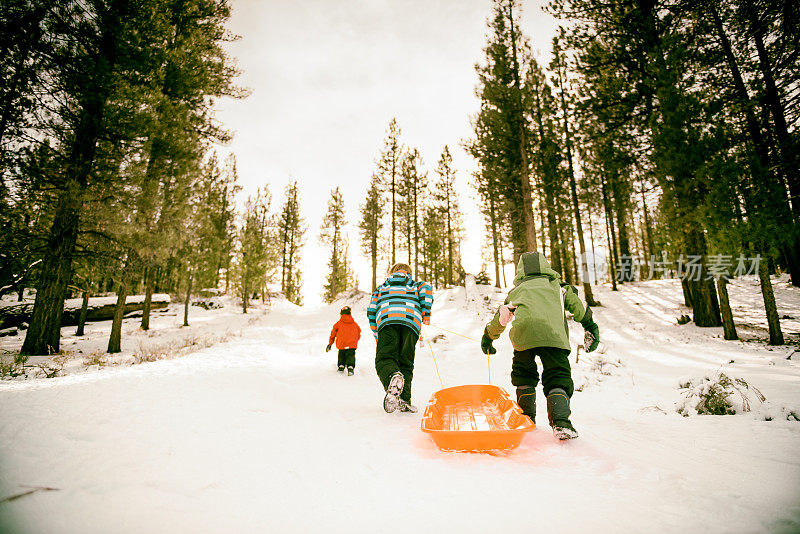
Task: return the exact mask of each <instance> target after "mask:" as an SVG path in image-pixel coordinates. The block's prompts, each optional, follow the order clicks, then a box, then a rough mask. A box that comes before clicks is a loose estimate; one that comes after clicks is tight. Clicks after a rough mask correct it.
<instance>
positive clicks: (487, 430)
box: [422, 385, 536, 452]
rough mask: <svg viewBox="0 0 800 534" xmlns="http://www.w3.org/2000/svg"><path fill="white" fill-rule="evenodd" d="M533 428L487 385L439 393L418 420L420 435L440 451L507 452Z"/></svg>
mask: <svg viewBox="0 0 800 534" xmlns="http://www.w3.org/2000/svg"><path fill="white" fill-rule="evenodd" d="M535 428H536V425H535V424H533V422H532V421H531V420H530V418H529V417H528V416H527V415H524V414H523V413H522V409H521V408H520V407H519V406H518V405H517V403H516V402H514V401H513V400H512V399H511V397H509V396H508V393H506V392H505V391H504V390H503V389H502V388H499V387H497V386H491V385H470V386H456V387H452V388H445V389H442V390H439V391H437V392H436V393H434V394H433V396H432V397H431V400H430V402H429V404H428V407H427V408H425V413H424V415H423V417H422V431H423V432H426V433H428V434H430V435H431V437H432V438H433V441H434V442H435V443H436V445H437V446H438V447H439V448H440V449H442V450H443V451H460V452H489V451H498V450H501V451H502V450H511V449H513V448H515V447H517V446H518V445H519V444H520V442H522V438H524V437H525V434H526V433H527V432H530V431H531V430H533V429H535Z"/></svg>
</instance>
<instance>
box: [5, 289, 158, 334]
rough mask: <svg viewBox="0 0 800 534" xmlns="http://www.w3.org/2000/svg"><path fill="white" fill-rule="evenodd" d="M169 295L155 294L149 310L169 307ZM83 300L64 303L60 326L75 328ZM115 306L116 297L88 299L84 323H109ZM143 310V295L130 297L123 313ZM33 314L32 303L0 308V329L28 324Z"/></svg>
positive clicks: (68, 300) (70, 300)
mask: <svg viewBox="0 0 800 534" xmlns="http://www.w3.org/2000/svg"><path fill="white" fill-rule="evenodd" d="M169 302H170V299H169V295H167V294H166V293H156V294H154V295H153V301H152V304H150V308H151V309H153V310H157V309H161V308H166V307H167V306H169ZM82 303H83V299H79V298H78V299H67V300H65V301H64V313H63V315H62V316H61V326H76V325H77V324H78V318H79V317H80V314H81V304H82ZM116 305H117V297H116V296H111V297H92V298H90V299H89V309H88V312H87V314H86V321H87V322H92V321H109V320H111V319H113V318H114V308H115V307H116ZM142 308H144V295H131V296H129V297H128V298H127V299H126V300H125V313H126V314H127V313H131V312H134V311H139V310H141V309H142ZM32 314H33V303H32V302H26V303H23V304H11V305H9V306H2V307H0V329H4V328H10V327H12V326H20V325H21V324H22V323H30V321H31V315H32Z"/></svg>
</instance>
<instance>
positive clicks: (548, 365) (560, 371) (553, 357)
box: [511, 347, 575, 397]
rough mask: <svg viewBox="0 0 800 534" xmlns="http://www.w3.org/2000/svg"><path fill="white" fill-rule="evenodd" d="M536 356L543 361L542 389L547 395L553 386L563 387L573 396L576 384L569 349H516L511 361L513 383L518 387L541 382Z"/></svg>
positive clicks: (534, 385)
mask: <svg viewBox="0 0 800 534" xmlns="http://www.w3.org/2000/svg"><path fill="white" fill-rule="evenodd" d="M536 356H538V357H539V359H540V360H541V361H542V389H544V394H545V396H546V395H547V394H548V393H550V390H551V389H553V388H561V389H563V390H564V391H566V392H567V396H569V397H572V393H573V391H574V389H575V385H574V384H573V383H572V372H571V370H570V367H569V351H568V350H567V349H559V348H556V347H536V348H533V349H527V350H515V351H514V360H513V361H512V363H511V383H512V384H513V385H515V386H516V387H519V386H530V387H532V388H535V387H536V386H537V385H538V384H539V369H538V368H537V367H536Z"/></svg>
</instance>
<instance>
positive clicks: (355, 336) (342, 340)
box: [328, 315, 361, 350]
mask: <svg viewBox="0 0 800 534" xmlns="http://www.w3.org/2000/svg"><path fill="white" fill-rule="evenodd" d="M334 339H335V340H336V348H337V349H339V350H342V349H356V348H358V340H359V339H361V327H360V326H358V323H356V322H355V321H354V320H353V318H352V317H351V316H350V315H342V318H341V319H339V322H337V323H336V324H335V325H333V330H331V338H330V339H329V340H328V345H333V340H334Z"/></svg>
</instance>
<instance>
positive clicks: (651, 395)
mask: <svg viewBox="0 0 800 534" xmlns="http://www.w3.org/2000/svg"><path fill="white" fill-rule="evenodd" d="M757 289H758V288H757V282H755V283H754V281H753V280H749V279H741V280H737V281H735V282H734V283H733V284H732V285H731V287H730V293H731V301H732V304H733V306H734V309H735V313H736V315H737V318H738V319H739V321H740V322H747V323H748V325H749V326H748V327H747V328H746V329H740V333H742V334H743V337H745V338H746V340H745V341H741V342H729V341H724V340H723V339H722V333H721V328H720V329H700V328H697V327H695V326H693V325H691V324H689V325H684V326H678V325H677V324H676V321H675V318H676V317H677V316H678V315H680V314H681V313H685V310H683V309H682V308H681V306H680V298H681V294H680V289H679V286H678V285H677V283H676V282H675V281H653V282H646V283H638V284H629V285H626V286H625V287H624V288H623V289H622V291H620V292H617V293H612V292H611V291H609V290H608V289H607V288H598V294H597V295H596V297H597V298H598V299H599V300H600V301H601V302H602V303H603V305H604V306H603V307H602V308H598V309H597V310H596V315H595V317H596V320H597V322H598V323H599V325H600V329H601V335H602V338H603V342H604V352H603V353H592V354H588V355H587V354H585V353H583V352H580V353H579V354H576V353H573V355H572V361H573V362H575V359H576V358H577V359H578V362H577V363H576V364H574V369H573V376H574V378H575V382H576V386H577V387H578V389H580V391H578V392H576V393H575V396H574V397H573V422H574V423H575V425H576V427H577V428H578V430H579V431H580V433H581V437H580V438H579V439H577V440H573V441H570V442H564V443H562V442H557V441H556V440H555V439H554V438H553V436H552V435H551V433H550V430H549V428H548V427H547V421H546V414H545V413H544V409H543V404H544V402H543V399H542V397H541V392H540V405H541V408H540V410H539V411H540V413H539V417H538V421H537V422H538V424H539V428H538V429H537V430H535V431H534V432H532V433H531V434H530V435H528V436H527V437H526V438H525V440H524V441H523V443H522V445H521V446H520V447H519V448H518V449H516V450H514V451H512V452H510V453H508V454H496V455H488V454H459V453H444V452H441V451H439V450H438V449H437V448H436V447H435V445H434V444H433V442H432V441H431V440H430V438H429V437H428V436H427V435H425V434H423V433H422V432H421V431H420V428H419V424H420V414H416V415H409V414H400V413H395V414H386V413H384V412H383V410H382V407H381V400H382V396H383V393H382V389H381V386H380V384H379V383H378V380H377V378H376V376H375V372H374V368H373V357H374V348H375V343H374V341H373V339H372V336H371V335H370V333H369V326H368V324H367V321H366V317H365V312H364V310H365V307H366V304H367V299H366V298H365V297H364V295H358V294H353V295H349V296H348V297H347V299H345V300H343V301H341V302H336V303H334V305H332V306H329V307H324V308H321V309H316V310H309V309H305V308H298V307H294V306H292V305H289V304H281V305H277V306H275V307H274V308H273V309H272V310H271V311H270V312H269V313H267V314H264V313H263V312H260V311H258V310H254V311H255V313H254V314H252V315H251V316H250V317H249V318H246V319H245V318H243V317H242V316H241V314H240V313H237V311H236V310H235V308H233V307H232V306H229V307H228V308H226V309H224V310H209V311H203V310H195V309H193V310H192V313H195V312H197V318H198V320H196V321H194V323H195V325H196V326H193V327H192V328H193V329H196V330H193V332H195V334H194V335H202V334H203V332H208V333H210V334H215V335H216V334H218V333H224V332H226V329H227V331H229V333H231V335H227V336H225V339H227V341H224V342H220V343H217V344H214V345H212V346H209V347H206V348H204V349H202V350H199V351H198V352H195V353H192V354H189V355H187V356H184V357H180V358H173V359H164V360H160V361H156V362H152V363H144V364H141V365H133V366H128V365H120V366H106V367H105V368H103V369H97V367H92V368H90V369H89V370H88V371H85V370H84V371H81V372H71V373H70V374H67V376H64V377H59V378H53V379H32V380H24V381H20V380H16V381H3V382H2V383H0V406H2V408H1V409H0V442H1V443H2V444H3V452H2V456H1V457H0V462H1V463H0V499H3V498H6V497H9V496H15V495H19V494H23V493H25V492H27V491H31V490H33V489H36V488H45V487H46V488H54V489H53V490H50V491H47V490H39V491H35V492H33V493H31V494H29V495H26V496H23V497H19V498H17V499H14V500H11V501H6V502H3V503H2V504H0V518H1V519H0V522H2V521H3V520H4V521H6V523H5V524H2V526H0V529H1V528H2V527H5V528H6V529H7V530H8V531H10V532H22V533H73V532H74V533H81V534H88V533H108V532H115V533H139V532H154V531H158V532H174V533H179V532H180V533H183V532H191V533H218V532H219V533H222V532H224V533H229V532H237V533H250V532H252V533H256V532H319V531H323V532H348V533H356V532H388V533H391V532H403V533H428V532H430V533H434V532H435V533H443V532H451V531H452V532H462V533H463V532H476V533H479V532H480V533H482V532H490V531H491V532H522V531H525V532H533V531H544V532H576V533H582V534H583V533H586V532H631V533H634V532H637V533H638V532H676V533H677V532H680V533H685V532H715V533H716V532H735V533H750V532H752V533H756V532H775V533H783V532H787V533H788V532H798V531H800V422H796V421H794V420H789V419H791V415H790V414H792V413H795V414H800V365H799V364H798V361H797V360H796V359H787V358H788V357H790V356H791V355H792V350H793V348H790V347H788V346H787V347H780V348H774V349H773V348H770V347H767V346H766V345H765V344H764V343H763V342H762V341H759V339H762V338H763V337H765V336H764V334H763V326H762V323H763V321H762V320H761V318H760V314H759V313H758V312H757V311H755V310H757V309H758V308H757V304H758V300H757V293H756V292H757ZM776 296H777V298H778V304H779V308H780V313H781V315H782V316H784V315H786V316H789V317H792V319H788V318H787V319H784V321H783V325H784V328H785V330H786V333H789V334H791V335H790V336H789V338H790V339H792V340H794V341H796V340H797V339H798V338H797V335H798V332H800V322H799V321H798V320H797V319H796V318H800V295H798V292H797V290H796V289H794V288H789V287H787V285H786V284H785V283H782V282H779V283H778V284H777V285H776ZM503 297H504V295H503V294H501V293H496V292H495V291H494V290H493V289H492V288H487V287H481V286H479V287H477V288H474V290H472V291H471V292H470V294H469V295H467V294H466V291H465V290H464V289H463V288H455V289H451V290H447V291H442V292H438V293H437V294H436V303H435V305H434V311H433V324H434V325H435V326H438V327H443V328H445V329H447V330H451V331H452V332H457V333H458V334H463V335H465V336H468V337H472V338H476V339H477V338H479V337H480V334H481V331H482V328H483V324H484V322H485V321H486V320H487V319H488V317H489V315H490V313H491V311H492V310H493V309H494V308H495V307H496V306H497V304H498V303H499V302H501V301H502V299H503ZM345 302H346V303H347V304H348V305H350V306H352V307H353V315H354V317H356V319H357V320H358V321H359V323H360V324H361V327H362V330H363V333H364V336H363V337H362V342H361V345H360V347H359V349H358V353H357V355H356V357H357V367H356V375H355V376H353V377H347V376H343V375H340V374H338V373H336V372H335V371H334V369H335V361H336V356H335V352H334V351H331V352H330V353H325V351H324V348H325V345H326V344H327V340H328V334H329V331H330V327H331V325H332V324H333V323H334V322H335V320H336V319H337V318H338V309H339V307H340V305H342V304H343V303H345ZM171 309H173V308H171ZM170 317H171V319H170ZM160 321H161V322H159V323H157V324H155V327H156V328H155V329H154V331H153V332H154V333H152V334H150V335H149V336H148V335H147V334H137V333H135V323H133V322H131V323H130V324H129V325H128V326H126V329H127V331H128V333H127V336H128V337H127V339H128V345H127V346H128V349H126V350H128V351H129V352H135V344H136V343H139V342H140V341H142V339H152V338H153V337H157V336H158V335H160V334H158V333H156V332H162V334H161V335H163V336H164V338H165V339H167V338H169V339H172V338H176V337H177V336H179V335H183V333H182V332H185V330H183V331H182V330H181V329H179V328H178V326H177V324H178V323H177V321H178V317H176V316H169V315H165V316H164V319H162V320H160ZM571 327H572V328H573V332H572V335H573V340H574V342H575V344H577V342H578V341H579V340H580V339H581V337H582V334H581V329H580V327H579V325H576V324H575V323H571ZM103 328H107V326H105V325H102V324H100V323H98V324H96V325H93V326H92V327H91V329H89V330H88V334H87V339H88V341H87V340H78V339H75V338H73V337H67V338H66V339H65V346H66V347H67V348H69V347H73V349H75V350H78V349H79V348H80V347H84V346H86V348H85V350H88V351H91V350H94V348H92V347H94V345H92V343H94V344H95V345H97V346H100V344H101V343H102V339H103V332H102V330H103ZM428 331H429V333H430V334H431V336H432V337H433V336H437V337H438V339H436V342H435V343H434V345H433V347H434V350H435V352H436V358H437V362H438V367H439V371H440V374H441V378H442V380H443V381H444V385H445V386H454V385H460V384H469V383H485V382H486V381H487V374H488V369H487V359H486V357H485V356H484V355H483V354H482V353H481V352H480V349H479V347H478V343H477V342H475V341H472V340H469V339H466V338H464V337H461V336H459V335H455V334H453V333H450V332H446V331H444V330H441V329H437V328H436V327H430V328H429V330H428ZM66 333H68V332H67V330H66V329H65V334H66ZM92 336H94V337H92ZM137 336H143V337H142V338H141V339H138V340H137ZM125 339H126V338H125V337H124V338H123V348H125ZM4 343H6V344H7V343H12V342H11V341H7V340H6V341H4ZM6 346H8V345H6ZM496 347H497V349H498V354H497V355H495V356H494V357H493V358H492V359H491V378H492V382H493V383H494V384H496V385H499V386H501V387H503V388H506V389H507V390H509V391H511V385H510V379H509V372H510V366H511V358H510V356H511V354H510V352H511V348H510V344H509V342H508V338H507V336H503V337H502V338H501V341H499V342H497V343H496ZM80 350H84V349H80ZM794 358H797V356H796V355H795V356H794ZM76 370H77V369H76ZM719 372H724V373H726V374H729V375H730V376H732V377H741V378H744V379H746V380H747V382H749V383H750V384H752V385H753V386H756V387H757V388H758V389H759V390H760V391H761V392H763V394H764V395H765V396H766V399H767V400H766V403H765V404H763V405H761V404H757V405H754V406H753V411H752V412H750V413H746V414H741V415H734V416H698V415H693V416H690V417H682V416H680V415H678V413H677V412H676V405H678V404H680V403H681V401H682V399H683V394H682V392H681V390H679V389H678V385H679V383H680V382H681V381H685V380H686V379H687V378H688V379H691V378H700V377H702V376H704V375H706V374H711V375H714V374H717V373H719ZM440 387H441V386H440V384H439V379H438V378H437V374H436V371H435V369H434V364H433V360H432V358H431V353H430V351H429V349H428V347H427V345H425V346H420V347H418V349H417V359H416V369H415V378H414V392H413V393H414V402H415V403H416V404H418V405H420V407H422V406H424V404H425V403H426V401H427V399H428V398H429V397H430V395H431V394H432V393H433V392H435V391H436V390H438V389H439V388H440ZM766 419H772V420H766Z"/></svg>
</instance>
